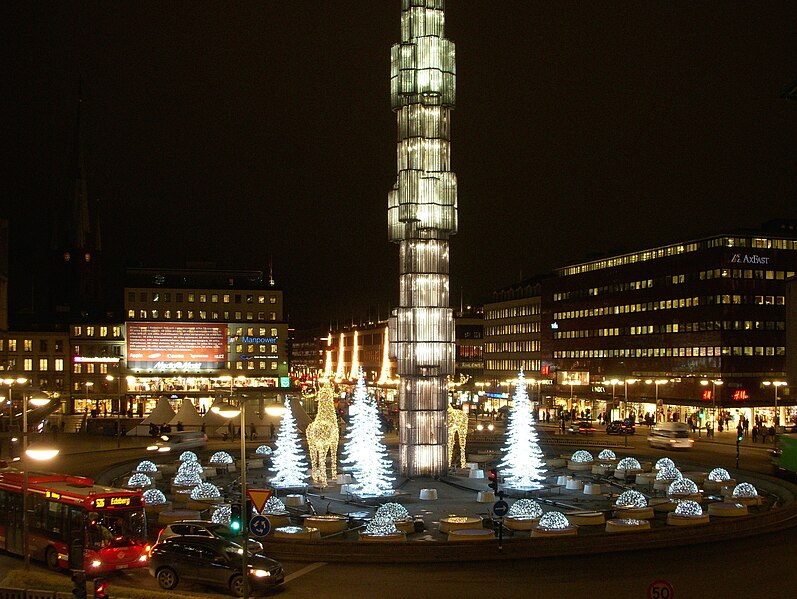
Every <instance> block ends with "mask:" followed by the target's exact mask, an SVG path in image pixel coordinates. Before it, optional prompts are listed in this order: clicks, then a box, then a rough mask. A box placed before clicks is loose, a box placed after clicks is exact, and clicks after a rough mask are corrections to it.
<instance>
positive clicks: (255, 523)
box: [249, 514, 271, 537]
mask: <svg viewBox="0 0 797 599" xmlns="http://www.w3.org/2000/svg"><path fill="white" fill-rule="evenodd" d="M270 531H271V522H269V521H268V518H266V517H265V516H261V515H260V514H256V515H254V516H252V519H251V520H249V532H251V533H252V534H253V535H255V536H256V537H265V536H268V533H269V532H270Z"/></svg>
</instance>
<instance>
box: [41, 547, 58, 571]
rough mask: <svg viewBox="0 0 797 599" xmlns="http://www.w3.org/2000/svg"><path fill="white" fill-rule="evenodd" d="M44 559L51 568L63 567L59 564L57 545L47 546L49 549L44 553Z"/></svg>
mask: <svg viewBox="0 0 797 599" xmlns="http://www.w3.org/2000/svg"><path fill="white" fill-rule="evenodd" d="M44 561H45V563H46V564H47V567H48V568H50V570H60V569H61V567H60V566H59V565H58V552H57V551H56V550H55V547H48V548H47V551H45V553H44Z"/></svg>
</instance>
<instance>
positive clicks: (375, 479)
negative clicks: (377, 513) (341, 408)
mask: <svg viewBox="0 0 797 599" xmlns="http://www.w3.org/2000/svg"><path fill="white" fill-rule="evenodd" d="M347 436H348V441H347V442H346V445H345V447H344V448H343V451H344V453H345V455H346V458H345V459H343V460H341V462H342V463H343V464H348V465H350V466H351V469H352V473H353V475H354V479H355V482H354V484H353V485H352V490H353V491H355V492H356V493H357V494H358V495H360V496H380V495H385V494H386V493H387V492H388V491H390V490H391V489H392V485H391V484H390V483H391V481H392V480H393V476H391V474H392V470H393V468H392V464H391V462H390V460H389V459H388V457H387V449H386V448H385V445H384V444H383V443H382V430H381V426H380V422H379V410H378V408H377V407H376V402H375V401H374V400H373V399H371V398H370V397H369V396H368V391H367V390H366V387H365V375H363V371H362V369H360V376H359V378H358V379H357V386H356V387H355V389H354V394H353V399H352V403H351V406H350V407H349V428H348V430H347Z"/></svg>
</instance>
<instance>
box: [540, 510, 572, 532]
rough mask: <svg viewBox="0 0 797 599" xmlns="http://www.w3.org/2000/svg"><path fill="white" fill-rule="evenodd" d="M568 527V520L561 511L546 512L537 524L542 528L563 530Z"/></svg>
mask: <svg viewBox="0 0 797 599" xmlns="http://www.w3.org/2000/svg"><path fill="white" fill-rule="evenodd" d="M569 527H570V522H569V521H568V519H567V517H566V516H565V515H564V514H563V513H562V512H546V513H545V514H543V515H542V517H541V518H540V523H539V524H538V528H541V529H543V530H564V529H566V528H569Z"/></svg>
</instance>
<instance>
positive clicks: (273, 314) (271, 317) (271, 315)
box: [268, 312, 277, 320]
mask: <svg viewBox="0 0 797 599" xmlns="http://www.w3.org/2000/svg"><path fill="white" fill-rule="evenodd" d="M268 319H269V320H277V313H276V312H269V313H268Z"/></svg>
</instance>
